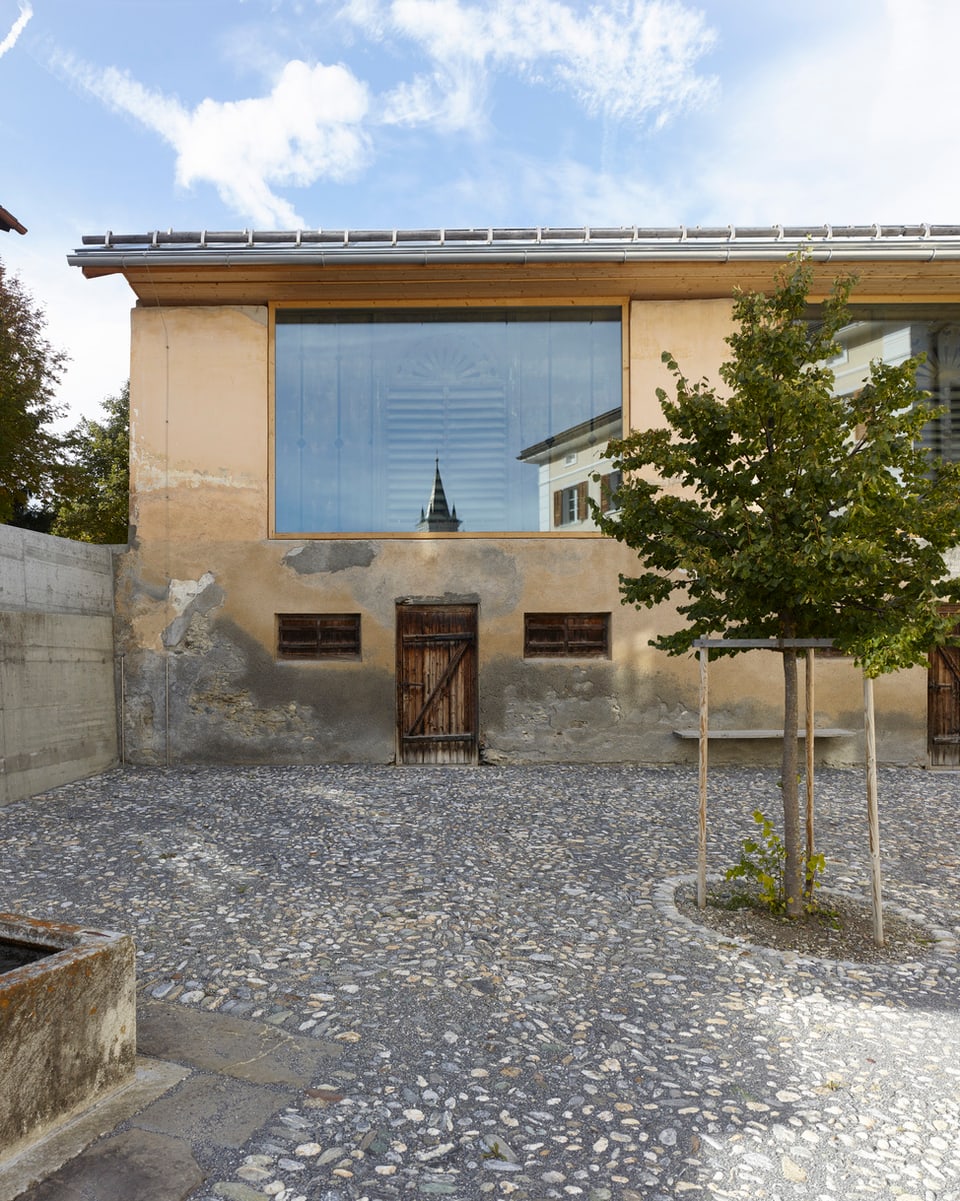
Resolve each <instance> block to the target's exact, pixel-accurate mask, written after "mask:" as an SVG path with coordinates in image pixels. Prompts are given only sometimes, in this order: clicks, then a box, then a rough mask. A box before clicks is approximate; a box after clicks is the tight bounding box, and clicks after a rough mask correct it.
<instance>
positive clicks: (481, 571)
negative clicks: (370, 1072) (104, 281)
mask: <svg viewBox="0 0 960 1201" xmlns="http://www.w3.org/2000/svg"><path fill="white" fill-rule="evenodd" d="M730 310H731V305H730V301H729V300H714V299H708V300H699V301H698V300H684V301H648V302H634V303H633V304H632V305H631V306H630V316H629V321H628V338H627V378H628V384H629V386H628V391H627V398H626V399H627V405H628V412H629V420H630V423H631V424H632V425H633V426H637V427H643V426H647V425H650V424H653V423H654V422H655V421H656V419H657V412H658V410H657V401H656V395H655V389H656V387H657V386H668V384H669V375H668V373H667V371H666V369H665V368H664V367H663V364H662V363H661V362H660V351H661V349H663V348H664V347H666V348H669V349H670V350H671V351H672V352H673V353H674V354H675V355H676V356H677V357H678V359H679V360H680V361H681V363H682V364H683V366H684V369H685V371H686V373H687V374H688V375H689V376H691V377H693V378H698V377H700V376H701V375H706V376H708V377H710V378H717V372H718V368H719V366H720V364H721V363H722V362H723V360H724V358H725V357H726V352H727V347H726V345H725V343H724V337H725V335H726V334H727V333H728V332H729V330H730ZM269 381H270V332H269V314H268V311H267V309H266V308H265V307H258V306H236V307H230V306H224V307H217V306H207V307H201V306H197V307H189V306H186V307H180V308H166V309H164V310H163V312H162V313H161V312H159V311H157V310H155V309H149V308H139V309H137V310H135V312H134V320H133V343H132V377H131V395H132V407H131V431H132V440H131V441H132V446H133V454H132V463H131V479H132V489H133V498H132V520H133V521H134V523H135V526H136V537H135V540H134V543H133V545H132V547H131V549H130V550H129V551H128V553H127V554H126V555H124V556H123V557H122V559H121V560H120V566H119V574H118V587H117V644H118V651H119V652H120V653H122V654H123V656H124V663H125V679H126V693H125V695H126V704H125V726H124V736H125V748H126V753H127V757H128V758H129V759H130V760H131V761H132V762H137V763H144V764H164V763H168V762H169V763H186V762H198V761H200V762H202V761H213V762H217V761H219V762H239V763H264V762H280V763H313V762H390V761H391V760H392V759H393V758H394V754H395V746H396V741H395V735H396V731H395V724H396V717H395V709H396V701H395V674H396V672H395V668H396V664H395V656H396V633H395V631H396V604H397V602H398V601H399V600H402V599H413V598H421V599H424V600H428V599H429V600H436V599H441V600H442V599H443V598H444V597H448V598H454V597H456V598H461V599H462V598H464V597H467V596H469V597H470V598H471V599H472V600H474V601H475V602H476V603H477V604H478V608H479V688H480V740H481V746H482V754H483V757H484V758H485V759H486V760H487V761H494V762H525V763H535V762H555V761H566V762H648V763H666V762H693V761H695V757H696V744H695V743H689V742H684V741H682V740H680V739H678V738H677V737H676V736H675V735H674V733H673V731H674V730H675V729H678V728H689V727H690V726H695V725H696V722H697V717H696V714H697V703H698V672H697V666H696V663H695V661H694V659H693V658H692V657H687V658H683V659H673V658H669V657H668V656H666V655H664V654H662V653H661V652H657V651H653V650H652V649H651V648H650V647H649V645H648V642H649V639H650V638H651V637H653V636H655V635H656V634H657V633H659V632H662V631H664V630H667V629H671V628H675V627H676V624H677V621H678V619H677V617H676V615H675V614H673V613H672V612H670V611H668V610H667V609H658V610H653V611H646V610H644V611H641V612H637V611H635V610H633V609H626V608H624V607H622V606H621V605H620V602H619V593H618V586H617V581H618V575H619V573H620V572H625V573H627V574H630V573H631V571H632V570H633V569H634V567H635V565H636V560H635V558H634V556H633V555H632V553H631V552H630V551H629V550H626V549H625V548H623V547H621V546H619V545H618V544H616V543H614V542H612V541H610V540H608V539H605V538H602V537H601V536H600V535H598V534H596V533H590V532H580V533H578V534H576V535H566V534H561V535H551V536H540V535H533V534H526V535H519V536H513V537H511V536H509V535H500V536H495V537H480V536H471V535H459V534H454V535H404V536H397V537H392V538H389V537H387V538H383V537H374V538H362V537H361V538H355V537H350V538H344V537H332V538H315V539H292V538H282V537H281V538H276V537H272V536H271V514H270V495H271V482H270V436H269V433H270V405H269V396H270V382H269ZM544 610H547V611H550V610H553V611H592V612H609V613H610V614H611V625H612V643H613V644H612V654H611V657H610V659H609V660H601V659H581V660H577V659H562V660H547V659H540V660H536V659H524V658H523V616H524V613H525V612H539V611H544ZM304 612H318V613H338V612H339V613H360V614H361V639H362V658H361V659H360V660H358V661H345V662H336V661H326V662H312V663H311V662H290V661H282V662H281V661H278V659H277V651H276V615H277V614H278V613H304ZM781 678H782V677H781V672H780V665H779V660H778V659H777V658H776V657H775V656H773V655H772V654H770V653H769V652H754V653H752V654H751V655H749V656H741V657H739V658H737V659H735V660H732V661H729V660H728V661H726V662H724V663H720V664H718V665H716V667H715V668H714V669H712V679H711V687H712V693H713V710H712V718H713V722H714V724H716V725H718V726H723V725H726V726H728V727H729V726H734V727H739V728H756V727H763V728H770V727H773V728H776V727H778V726H780V725H781V723H782V718H781V713H782V683H781ZM925 698H926V685H925V675H924V672H923V671H922V670H915V671H913V672H907V673H901V674H900V675H898V676H897V677H896V678H895V680H883V681H880V682H878V688H877V699H878V707H879V713H878V722H879V753H880V757H881V758H882V759H883V761H884V762H909V763H922V762H924V760H925V753H926V751H925V745H926V743H925V740H926V730H925V706H926V699H925ZM816 707H817V721H818V724H820V725H824V726H833V727H849V728H852V729H856V730H859V729H862V725H863V718H862V686H861V681H860V678H859V675H858V673H856V672H855V671H854V670H853V668H852V667H851V666H850V665H849V664H848V663H844V662H837V661H833V662H824V663H823V664H822V666H821V667H820V668H819V671H818V693H817V706H816ZM777 753H778V749H777V746H776V744H769V745H760V744H757V743H748V744H740V745H735V746H734V745H729V744H725V745H718V746H717V747H716V749H715V750H714V749H712V751H711V755H712V758H713V760H714V761H715V762H722V761H724V760H727V761H730V760H737V759H739V760H748V761H758V760H769V761H771V762H773V761H775V759H776V756H777ZM818 753H819V756H820V758H821V761H824V762H831V763H838V764H859V763H862V759H863V748H862V740H861V738H860V737H859V735H858V736H856V737H854V738H850V739H845V740H840V741H837V742H832V743H823V744H821V745H820V746H819V747H818Z"/></svg>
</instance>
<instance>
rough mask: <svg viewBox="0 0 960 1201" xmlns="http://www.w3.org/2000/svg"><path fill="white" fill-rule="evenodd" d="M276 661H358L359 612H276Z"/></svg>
mask: <svg viewBox="0 0 960 1201" xmlns="http://www.w3.org/2000/svg"><path fill="white" fill-rule="evenodd" d="M277 658H279V659H359V658H360V614H359V613H278V614H277Z"/></svg>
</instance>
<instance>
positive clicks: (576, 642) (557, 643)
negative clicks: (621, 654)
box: [523, 613, 610, 658]
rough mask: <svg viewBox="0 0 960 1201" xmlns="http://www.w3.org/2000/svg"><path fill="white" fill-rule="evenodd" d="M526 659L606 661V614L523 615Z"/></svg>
mask: <svg viewBox="0 0 960 1201" xmlns="http://www.w3.org/2000/svg"><path fill="white" fill-rule="evenodd" d="M523 654H524V657H525V658H541V657H545V656H546V657H551V658H558V657H565V658H566V657H569V658H609V655H610V614H609V613H524V615H523Z"/></svg>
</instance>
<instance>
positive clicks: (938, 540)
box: [592, 259, 960, 916]
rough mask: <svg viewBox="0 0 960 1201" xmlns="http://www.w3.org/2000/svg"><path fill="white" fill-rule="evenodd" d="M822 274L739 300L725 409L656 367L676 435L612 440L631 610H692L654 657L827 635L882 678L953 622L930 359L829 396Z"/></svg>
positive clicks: (792, 852) (790, 856) (788, 803)
mask: <svg viewBox="0 0 960 1201" xmlns="http://www.w3.org/2000/svg"><path fill="white" fill-rule="evenodd" d="M811 275H812V269H811V267H810V265H809V264H808V263H807V262H805V261H803V260H802V259H798V260H796V261H795V262H794V263H793V264H792V265H791V266H790V267H789V268H788V269H786V270H784V271H781V272H780V274H779V275H778V277H777V282H776V287H775V290H774V291H773V293H772V295H770V296H766V295H764V294H762V293H760V294H754V293H738V294H737V295H736V298H735V303H734V310H733V315H734V318H735V322H736V325H735V330H734V332H733V333H732V334H731V335H730V336H729V337H728V338H727V343H728V345H729V346H730V348H731V357H730V359H729V361H728V362H727V363H725V364H724V366H723V367H722V368H721V369H720V376H721V379H722V381H723V383H724V384H725V385H726V389H727V396H726V397H724V398H721V397H720V396H719V395H718V394H717V391H716V390H715V388H714V387H712V386H711V385H710V384H709V383H708V382H707V381H706V380H701V381H698V382H691V381H690V380H688V379H686V378H685V377H684V376H683V374H682V373H681V370H680V367H679V366H678V364H677V363H676V361H675V360H674V359H673V357H672V355H670V354H669V353H665V354H664V355H663V361H664V362H665V363H666V364H667V366H668V368H669V370H670V371H671V373H672V375H673V377H674V383H675V389H676V396H675V399H672V398H668V396H667V393H666V392H665V391H664V390H663V389H658V391H657V395H658V398H659V400H660V404H661V407H662V409H663V414H664V418H665V421H666V425H665V427H664V428H662V429H652V430H646V431H643V432H637V433H632V434H630V435H629V436H628V437H626V438H624V439H622V440H620V441H617V442H614V443H612V444H611V447H610V453H611V455H612V457H613V459H614V461H615V466H617V467H619V468H620V470H621V471H622V472H623V479H624V483H623V485H622V487H621V490H620V492H619V500H620V508H619V512H617V513H614V514H609V515H604V514H603V513H601V512H600V511H599V506H596V505H594V506H592V507H593V515H594V519H595V521H596V523H597V525H598V526H599V527H600V529H601V530H602V531H603V532H604V533H605V534H608V535H610V536H611V537H614V538H616V539H618V540H619V541H621V542H624V543H626V544H627V545H628V546H630V547H632V548H634V549H635V550H636V551H637V553H638V556H639V559H640V562H641V565H642V567H643V568H644V570H643V572H642V573H641V574H639V575H637V576H634V577H627V576H621V578H620V589H621V593H622V601H623V603H625V604H633V605H636V606H637V607H638V608H639V607H641V606H644V607H648V608H649V607H651V606H653V605H655V604H658V603H660V602H662V601H666V600H667V599H668V598H669V597H671V595H673V594H674V593H679V594H680V596H681V603H680V604H679V605H678V612H679V613H680V614H681V615H682V616H683V617H684V618H685V619H686V624H685V625H684V627H683V628H682V629H679V630H677V631H675V632H673V633H670V634H665V635H662V636H660V637H659V638H657V639H656V640H654V641H653V642H652V645H654V646H656V647H659V648H660V649H662V650H665V651H667V652H668V653H669V654H672V655H679V654H683V653H685V652H687V651H689V650H690V648H691V645H692V643H693V641H694V639H696V638H701V637H708V636H715V637H716V636H725V637H729V638H751V639H756V638H777V639H794V638H833V639H834V640H835V643H836V645H837V646H838V647H839V649H840V650H841V651H843V652H845V653H847V654H851V655H853V656H854V657H855V659H856V660H857V661H858V662H859V664H860V665H862V667H863V669H864V671H865V672H866V673H867V674H868V675H870V676H876V675H879V674H880V673H882V672H886V671H891V670H894V669H896V668H900V667H906V666H909V665H911V664H915V663H921V662H924V661H925V659H926V655H927V652H928V649H929V647H930V646H931V645H933V644H934V643H935V642H936V641H938V640H942V638H943V637H944V636H945V634H946V632H947V630H948V629H949V627H950V624H951V623H952V622H954V621H955V620H956V619H955V618H953V617H951V618H946V617H944V616H942V615H941V613H940V610H939V605H938V602H939V601H940V600H941V599H942V597H943V596H944V595H947V594H953V593H954V592H955V586H951V585H949V584H947V583H946V582H945V577H946V575H947V571H946V568H945V564H944V552H945V551H946V550H948V549H949V548H950V547H952V546H953V545H955V544H956V543H957V542H958V541H960V534H958V520H960V468H958V466H957V465H955V464H937V465H936V466H935V467H934V465H933V464H931V462H930V460H929V457H928V455H927V453H926V452H925V451H923V450H921V449H919V448H918V437H919V434H920V431H921V429H922V428H923V425H924V424H925V423H926V422H927V421H928V420H929V419H930V418H931V416H933V415H934V412H935V410H932V409H931V408H930V407H929V405H928V404H927V403H926V400H925V397H924V394H922V393H919V392H918V391H917V389H916V384H915V382H914V381H915V371H916V367H917V365H918V362H919V360H917V359H911V360H909V361H907V362H905V363H903V364H901V365H899V366H889V365H885V364H881V363H874V364H872V366H871V368H870V373H869V377H868V378H867V379H866V380H865V381H864V383H863V386H862V387H861V388H860V390H859V391H858V392H857V393H856V394H855V395H853V396H848V397H843V398H838V397H836V396H835V395H834V376H833V372H832V371H831V370H830V369H829V367H827V366H826V365H825V364H826V362H827V361H828V360H829V359H830V358H832V357H833V356H834V355H835V354H836V353H837V352H838V350H839V346H838V345H837V344H836V336H837V334H838V332H839V331H840V329H841V328H842V327H843V326H844V325H845V324H846V323H847V322H848V321H849V316H848V310H847V303H848V297H849V294H850V290H851V286H852V284H851V281H849V280H838V281H837V282H836V283H835V284H834V287H833V290H832V292H831V295H830V297H829V298H828V299H827V300H826V301H824V302H823V304H822V306H821V311H820V316H819V321H818V322H816V323H811V322H810V321H808V320H807V312H808V299H807V298H808V293H809V289H810V283H811ZM651 469H652V472H651ZM714 653H716V652H714ZM720 653H736V651H727V652H720ZM782 660H783V680H784V741H783V760H782V791H783V811H784V843H785V846H786V853H787V860H786V872H785V876H786V878H785V891H786V895H787V900H788V913H790V914H791V915H792V916H798V915H799V914H800V913H801V912H802V888H803V854H802V850H801V838H800V829H801V827H800V812H799V801H798V787H797V782H798V751H797V737H796V731H797V719H798V699H797V652H796V649H793V648H789V647H784V648H783V649H782Z"/></svg>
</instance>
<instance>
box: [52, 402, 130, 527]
mask: <svg viewBox="0 0 960 1201" xmlns="http://www.w3.org/2000/svg"><path fill="white" fill-rule="evenodd" d="M103 410H104V418H105V419H104V420H103V421H102V422H100V421H91V420H89V419H88V418H84V419H83V420H82V421H81V422H80V424H79V426H77V428H76V429H75V430H73V431H71V433H70V434H69V435H68V437H67V447H68V452H69V454H70V470H71V482H70V485H69V488H68V491H67V493H66V495H65V496H64V497H63V498H62V499H61V501H60V504H59V506H58V508H57V515H56V519H55V520H54V523H53V527H52V529H51V533H54V534H59V535H60V536H61V537H63V538H75V539H77V540H78V541H80V542H100V543H124V542H126V541H127V522H128V519H129V497H130V384H129V381H128V382H127V383H125V384H124V385H123V388H122V389H121V391H120V393H119V395H117V396H109V397H107V399H106V400H105V401H104V402H103Z"/></svg>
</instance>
